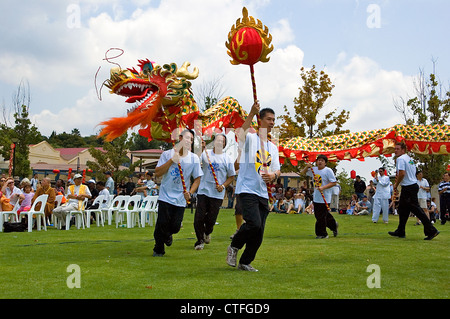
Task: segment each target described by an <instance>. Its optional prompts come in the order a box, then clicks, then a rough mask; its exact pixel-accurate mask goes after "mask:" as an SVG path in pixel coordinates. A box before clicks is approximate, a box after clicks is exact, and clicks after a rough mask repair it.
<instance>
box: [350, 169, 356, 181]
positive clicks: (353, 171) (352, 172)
mask: <svg viewBox="0 0 450 319" xmlns="http://www.w3.org/2000/svg"><path fill="white" fill-rule="evenodd" d="M350 177H351V178H352V179H355V178H356V172H355V170H351V172H350Z"/></svg>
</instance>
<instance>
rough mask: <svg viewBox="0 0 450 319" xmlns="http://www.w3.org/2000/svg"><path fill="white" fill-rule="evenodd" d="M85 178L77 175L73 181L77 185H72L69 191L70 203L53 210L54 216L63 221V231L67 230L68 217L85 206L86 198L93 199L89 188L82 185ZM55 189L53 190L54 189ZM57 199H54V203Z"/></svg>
mask: <svg viewBox="0 0 450 319" xmlns="http://www.w3.org/2000/svg"><path fill="white" fill-rule="evenodd" d="M82 177H83V176H81V174H75V176H74V177H73V180H74V182H75V185H70V186H69V188H68V190H67V199H68V202H66V204H64V205H61V206H59V207H56V208H55V209H54V210H53V214H55V216H56V217H58V218H59V219H60V220H61V226H62V227H61V229H65V225H66V215H67V214H68V213H69V212H70V211H73V210H80V209H81V206H82V205H83V200H84V199H85V198H87V199H89V198H91V192H90V191H89V187H87V186H86V185H83V184H81V179H82ZM52 189H53V188H52ZM54 201H55V199H54V198H53V202H54Z"/></svg>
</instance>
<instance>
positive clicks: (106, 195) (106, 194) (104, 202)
mask: <svg viewBox="0 0 450 319" xmlns="http://www.w3.org/2000/svg"><path fill="white" fill-rule="evenodd" d="M100 195H103V200H102V202H101V203H100V205H99V208H100V209H101V208H106V207H107V203H108V200H109V195H110V194H109V192H108V190H107V189H106V188H103V189H102V190H101V191H100V192H98V196H100Z"/></svg>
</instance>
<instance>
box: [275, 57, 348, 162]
mask: <svg viewBox="0 0 450 319" xmlns="http://www.w3.org/2000/svg"><path fill="white" fill-rule="evenodd" d="M300 71H301V73H300V77H301V79H302V81H303V86H302V87H300V88H299V90H300V92H299V95H298V97H297V98H295V99H294V115H291V113H290V112H289V111H288V108H287V107H286V105H285V106H284V111H285V114H283V115H280V116H278V118H279V119H282V120H283V123H282V124H281V125H280V126H279V127H278V128H279V130H280V139H283V138H291V137H292V136H303V137H308V138H314V137H324V136H331V135H335V134H342V133H347V132H349V130H343V129H342V127H343V125H344V124H345V122H347V120H348V119H349V116H350V112H348V111H345V110H342V111H341V112H340V113H337V109H334V110H332V111H330V112H328V113H326V114H325V115H324V116H323V118H322V120H321V121H320V122H319V114H320V112H321V110H322V109H323V108H324V107H325V103H326V101H327V99H328V98H329V97H331V95H332V94H331V91H332V90H333V88H334V85H333V84H332V83H331V79H330V78H329V76H328V75H327V74H326V73H325V72H324V71H323V70H322V71H320V72H318V71H316V68H315V66H314V65H313V67H312V68H311V69H310V70H309V71H308V70H306V69H305V68H304V67H302V68H301V70H300ZM282 170H283V171H299V168H298V167H294V166H292V164H291V163H289V162H288V161H286V162H285V164H283V167H282Z"/></svg>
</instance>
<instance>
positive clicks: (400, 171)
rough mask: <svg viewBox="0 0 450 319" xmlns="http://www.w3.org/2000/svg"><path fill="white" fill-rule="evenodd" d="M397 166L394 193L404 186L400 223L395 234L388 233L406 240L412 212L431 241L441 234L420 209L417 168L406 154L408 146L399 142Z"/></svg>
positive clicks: (397, 145)
mask: <svg viewBox="0 0 450 319" xmlns="http://www.w3.org/2000/svg"><path fill="white" fill-rule="evenodd" d="M394 152H395V156H396V160H395V165H396V167H397V178H396V181H395V184H394V191H395V190H396V189H397V188H398V186H399V185H401V186H402V189H401V193H400V200H399V203H398V214H399V223H398V227H397V229H396V230H395V231H393V232H388V233H389V235H391V236H396V237H400V238H405V226H406V222H407V221H408V217H409V213H410V212H412V213H413V214H414V215H416V217H417V218H419V219H420V221H421V222H422V225H423V230H424V233H425V236H427V237H425V240H431V239H433V238H434V237H436V236H437V235H438V234H439V231H438V230H437V229H436V228H435V227H434V226H433V224H431V221H430V219H429V218H428V217H427V215H425V213H424V211H423V210H422V208H420V205H419V200H418V198H417V193H418V191H419V185H417V178H416V166H415V165H414V162H413V160H412V159H411V157H409V155H408V154H406V144H404V143H402V142H397V143H396V144H395V151H394Z"/></svg>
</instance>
